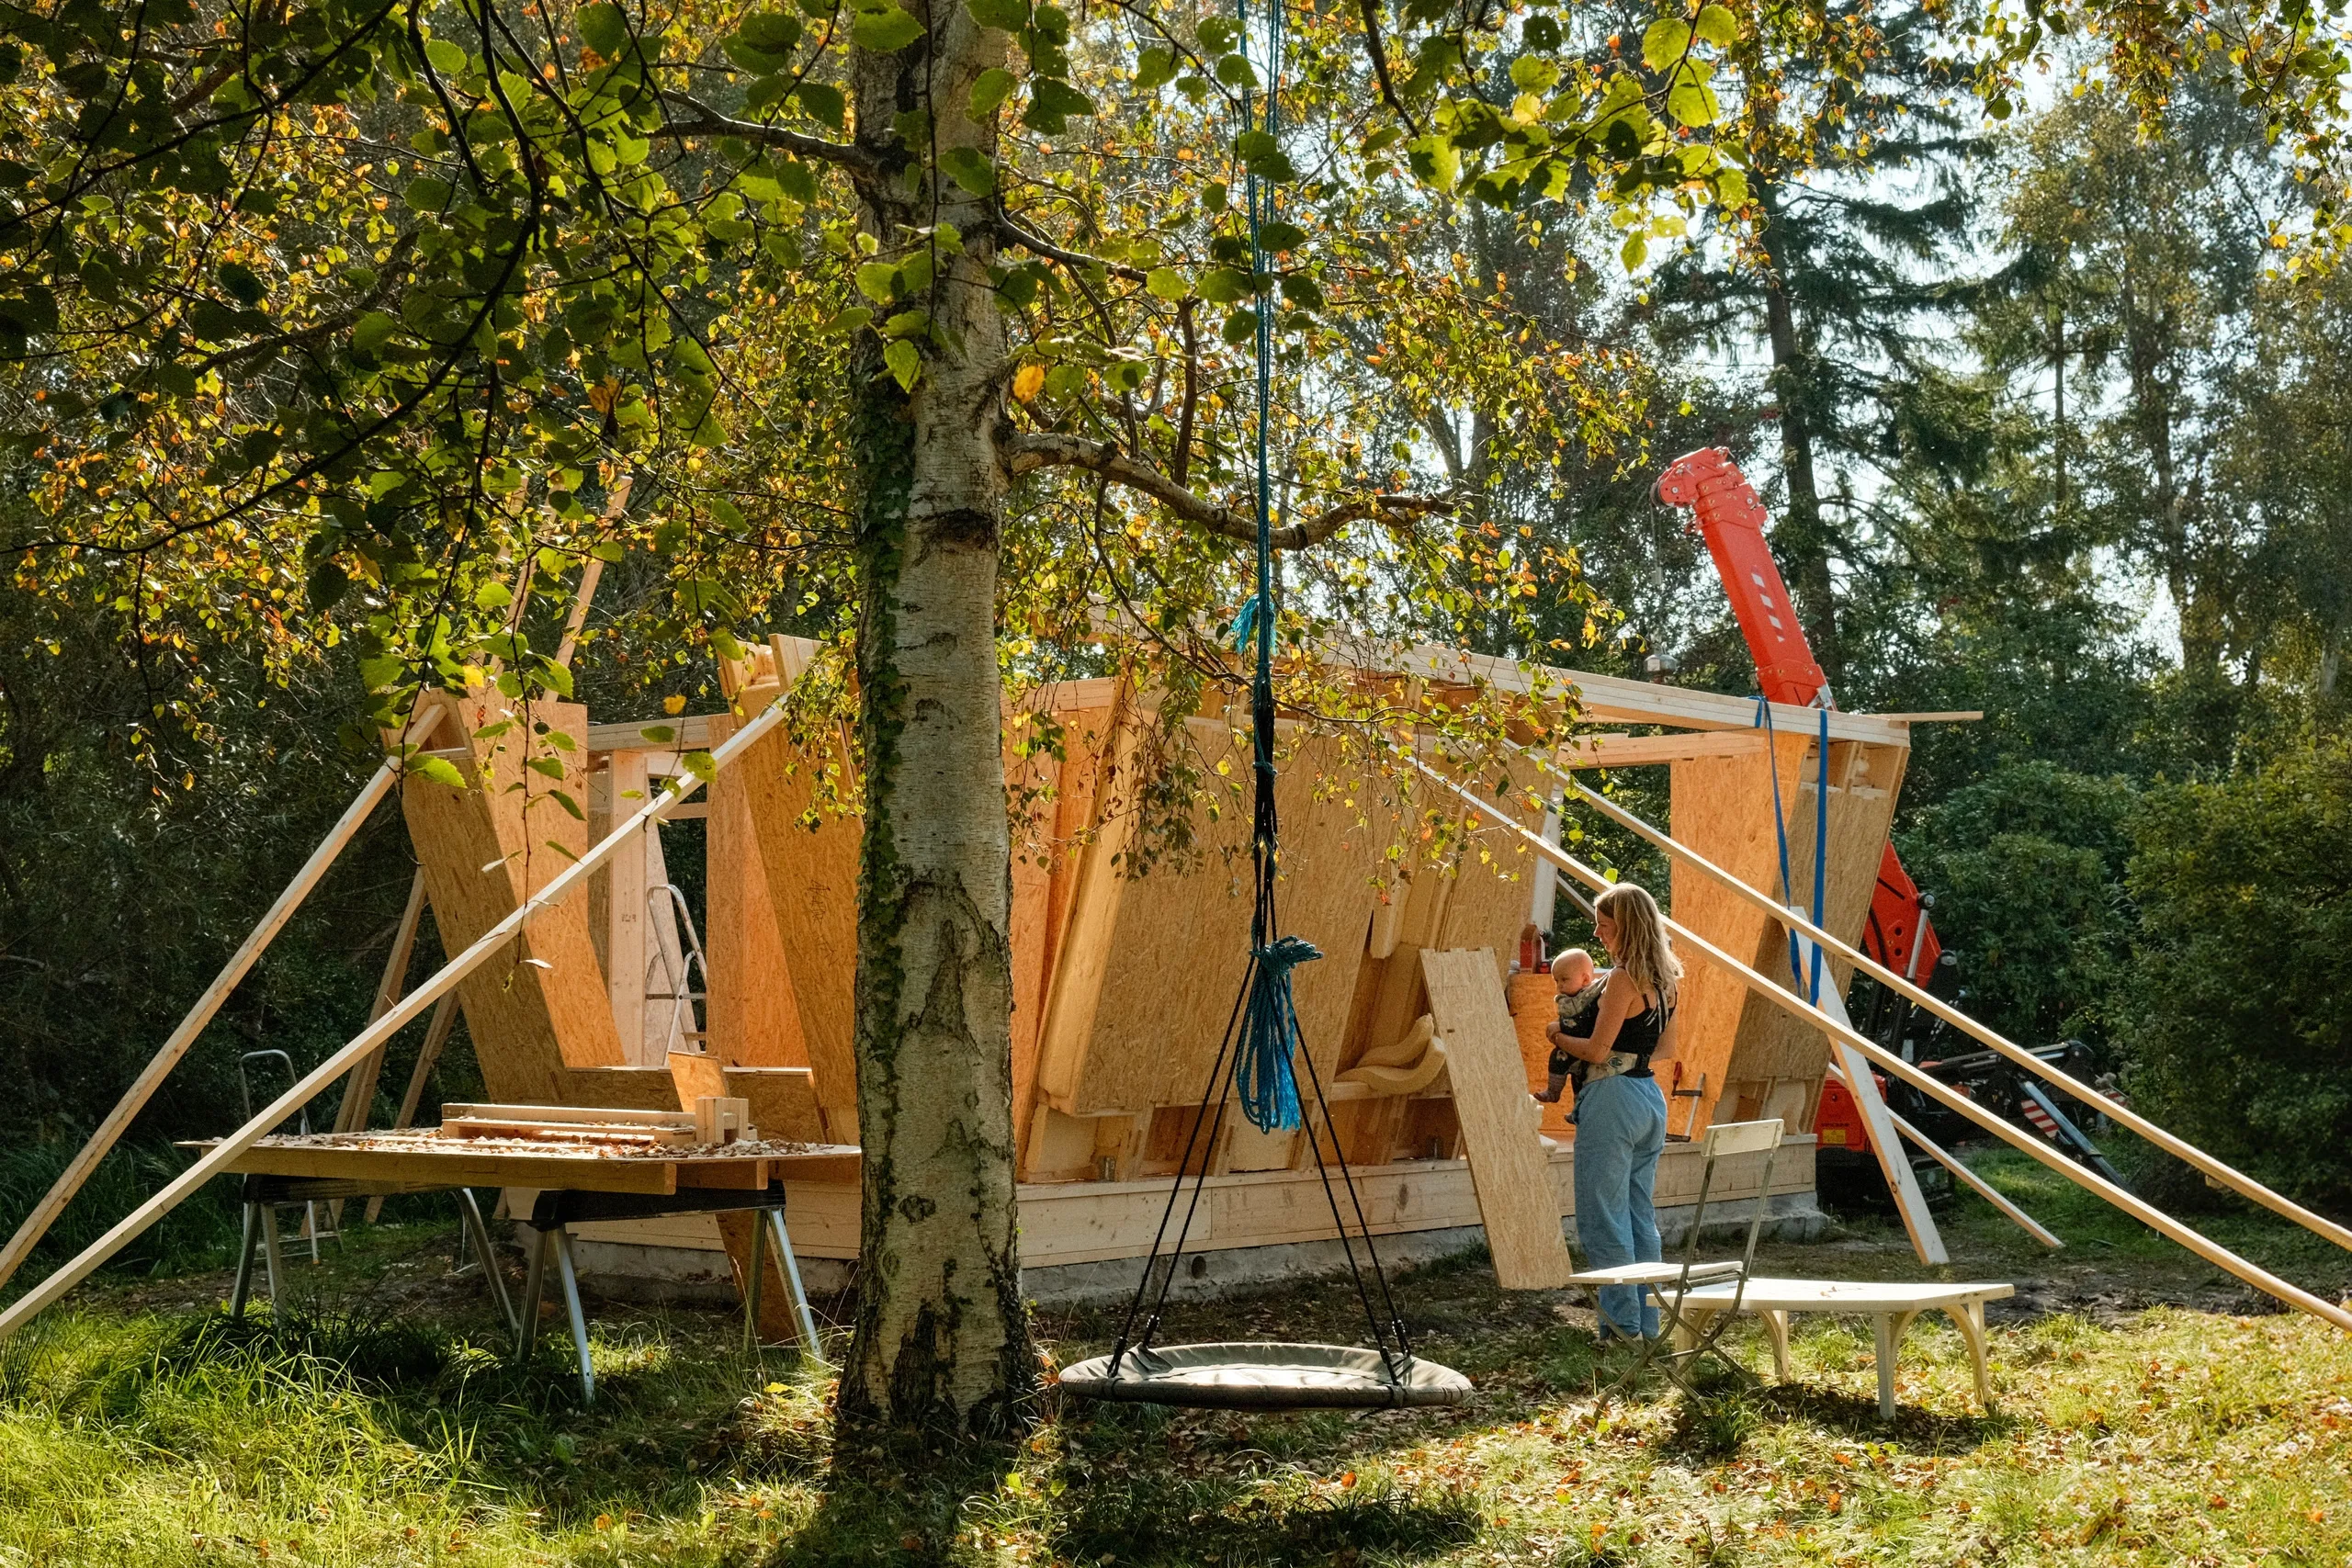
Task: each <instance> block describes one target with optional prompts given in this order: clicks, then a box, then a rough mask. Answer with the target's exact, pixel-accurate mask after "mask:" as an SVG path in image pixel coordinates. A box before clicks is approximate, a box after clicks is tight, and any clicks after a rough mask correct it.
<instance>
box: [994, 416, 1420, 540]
mask: <svg viewBox="0 0 2352 1568" xmlns="http://www.w3.org/2000/svg"><path fill="white" fill-rule="evenodd" d="M1004 452H1005V468H1007V469H1008V470H1009V471H1010V472H1011V473H1012V475H1013V476H1014V477H1015V478H1018V477H1019V476H1021V475H1023V474H1027V473H1034V472H1035V471H1036V470H1037V469H1039V468H1084V469H1086V470H1087V471H1088V472H1090V473H1095V474H1100V475H1102V476H1103V478H1104V479H1108V480H1110V481H1111V482H1112V483H1113V484H1116V485H1122V486H1125V488H1126V489H1128V490H1132V491H1137V492H1139V493H1141V494H1144V495H1148V496H1149V497H1151V498H1152V499H1153V500H1154V501H1157V502H1159V503H1160V504H1161V505H1162V506H1164V507H1166V508H1167V509H1168V510H1169V511H1170V512H1172V513H1175V514H1176V515H1177V516H1178V517H1180V518H1182V519H1183V520H1184V521H1185V522H1187V523H1191V524H1193V525H1196V526H1198V527H1202V528H1205V529H1207V530H1208V531H1209V532H1210V533H1212V534H1216V535H1217V536H1220V537H1222V538H1227V539H1232V540H1234V541H1236V542H1237V543H1239V544H1244V545H1254V544H1256V543H1257V542H1258V525H1257V522H1256V520H1255V519H1253V518H1251V517H1250V516H1248V515H1246V514H1245V513H1239V512H1236V511H1234V510H1233V509H1232V508H1231V507H1229V506H1219V505H1218V504H1217V503H1216V502H1213V501H1207V500H1204V499H1203V498H1202V497H1201V496H1199V495H1196V494H1195V493H1193V491H1191V490H1188V489H1186V488H1185V487H1184V486H1182V485H1181V484H1178V483H1177V482H1176V481H1175V480H1174V479H1170V478H1169V477H1168V476H1167V475H1166V474H1163V473H1161V472H1160V471H1159V469H1158V468H1154V467H1152V466H1151V465H1150V464H1149V463H1145V462H1141V461H1138V460H1137V459H1136V458H1134V457H1129V456H1128V455H1127V454H1126V453H1125V452H1122V451H1120V450H1119V449H1118V448H1117V447H1116V446H1112V445H1111V444H1110V443H1108V442H1104V441H1089V440H1087V439H1085V438H1084V437H1082V436H1077V435H1051V434H1035V433H1031V432H1017V433H1015V434H1012V435H1010V436H1008V437H1007V438H1006V439H1005V443H1004ZM1453 508H1454V502H1453V498H1452V497H1449V496H1424V495H1369V496H1365V497H1363V499H1361V500H1357V501H1346V502H1340V504H1339V505H1337V506H1334V507H1332V508H1330V509H1329V510H1328V511H1325V512H1320V513H1317V514H1316V515H1314V516H1313V517H1310V518H1308V519H1307V520H1306V522H1304V523H1290V524H1285V525H1283V526H1282V527H1279V528H1276V529H1275V530H1274V531H1273V545H1274V548H1276V549H1278V550H1303V549H1306V548H1307V547H1310V546H1314V545H1319V544H1321V543H1322V542H1323V541H1324V540H1326V539H1328V538H1329V537H1330V536H1332V535H1334V534H1336V533H1338V532H1339V531H1340V529H1342V528H1344V527H1346V526H1347V525H1349V524H1351V523H1360V522H1363V521H1365V520H1367V519H1368V520H1370V521H1372V522H1374V523H1379V524H1382V525H1385V526H1387V527H1392V528H1393V527H1398V526H1401V525H1404V524H1406V523H1408V522H1410V521H1411V520H1412V519H1413V518H1415V517H1424V516H1428V515H1430V513H1451V512H1452V511H1453Z"/></svg>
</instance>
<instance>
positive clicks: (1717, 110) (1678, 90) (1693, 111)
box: [1666, 71, 1723, 130]
mask: <svg viewBox="0 0 2352 1568" xmlns="http://www.w3.org/2000/svg"><path fill="white" fill-rule="evenodd" d="M1666 112H1667V113H1668V114H1670V115H1672V116H1673V117H1674V118H1676V119H1678V120H1679V121H1681V122H1682V123H1683V124H1684V125H1687V126H1690V127H1691V128H1692V129H1693V130H1696V129H1698V128H1699V127H1701V126H1707V125H1713V124H1714V123H1715V121H1716V120H1717V119H1718V118H1721V117H1722V114H1723V106H1722V105H1721V104H1720V103H1718V102H1717V101H1716V99H1715V94H1714V89H1713V88H1712V87H1709V86H1708V85H1706V84H1705V83H1703V82H1701V81H1699V80H1698V79H1696V78H1695V77H1693V76H1692V75H1691V73H1689V72H1688V71H1685V72H1681V73H1679V74H1678V79H1677V81H1676V82H1675V84H1674V85H1673V86H1672V87H1671V88H1669V89H1668V92H1667V95H1666Z"/></svg>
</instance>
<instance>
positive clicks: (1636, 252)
mask: <svg viewBox="0 0 2352 1568" xmlns="http://www.w3.org/2000/svg"><path fill="white" fill-rule="evenodd" d="M1649 254H1650V243H1649V241H1648V239H1647V238H1646V237H1645V236H1644V235H1642V234H1640V233H1638V232H1636V233H1632V234H1628V235H1626V236H1625V243H1624V245H1623V248H1622V249H1620V250H1619V251H1618V253H1617V255H1618V259H1619V260H1621V261H1623V263H1624V264H1625V270H1626V271H1627V272H1632V271H1634V269H1635V268H1636V267H1639V266H1640V265H1642V263H1644V262H1645V261H1647V260H1648V259H1649Z"/></svg>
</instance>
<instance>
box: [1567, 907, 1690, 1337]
mask: <svg viewBox="0 0 2352 1568" xmlns="http://www.w3.org/2000/svg"><path fill="white" fill-rule="evenodd" d="M1594 908H1595V911H1596V912H1595V914H1594V916H1593V930H1594V931H1595V933H1596V934H1597V935H1598V936H1599V937H1600V943H1601V945H1602V946H1603V947H1606V948H1607V949H1608V950H1609V953H1610V955H1611V957H1612V958H1614V959H1615V960H1616V967H1615V968H1613V969H1611V971H1610V972H1609V979H1608V982H1607V984H1606V985H1604V986H1603V987H1602V988H1601V992H1600V1010H1599V1012H1598V1014H1597V1015H1596V1017H1595V1019H1594V1021H1593V1026H1592V1033H1591V1034H1590V1035H1589V1036H1583V1035H1576V1034H1563V1033H1562V1032H1560V1029H1559V1026H1558V1025H1557V1024H1555V1025H1553V1026H1552V1030H1551V1036H1552V1043H1553V1044H1554V1045H1555V1046H1558V1047H1560V1048H1561V1049H1563V1050H1565V1051H1566V1052H1567V1053H1568V1054H1569V1055H1572V1056H1577V1057H1579V1058H1581V1059H1582V1060H1584V1061H1587V1062H1589V1063H1591V1064H1592V1065H1593V1066H1592V1068H1591V1071H1590V1073H1589V1076H1588V1077H1586V1079H1585V1083H1584V1087H1583V1089H1579V1090H1578V1091H1577V1102H1576V1117H1575V1120H1576V1126H1577V1136H1576V1173H1577V1239H1578V1240H1580V1241H1582V1242H1583V1243H1584V1248H1585V1251H1586V1253H1587V1254H1588V1255H1589V1257H1590V1258H1591V1259H1592V1267H1594V1268H1595V1269H1613V1268H1617V1267H1619V1266H1620V1265H1623V1264H1627V1263H1655V1262H1657V1260H1658V1258H1659V1257H1660V1252H1659V1247H1658V1237H1657V1214H1656V1213H1655V1212H1654V1211H1653V1210H1652V1208H1651V1205H1650V1189H1651V1187H1652V1185H1653V1184H1654V1183H1655V1182H1656V1180H1657V1156H1659V1155H1660V1154H1661V1153H1663V1152H1664V1151H1665V1149H1666V1096H1665V1095H1664V1094H1663V1093H1662V1092H1660V1091H1659V1089H1658V1087H1657V1076H1656V1074H1655V1073H1654V1072H1653V1071H1652V1069H1653V1067H1654V1066H1656V1064H1657V1063H1660V1062H1668V1061H1672V1060H1673V1059H1674V1053H1675V1048H1676V1046H1677V1044H1678V1043H1679V1041H1678V1040H1677V1037H1676V1031H1675V1026H1674V1002H1675V992H1676V989H1677V987H1678V986H1679V983H1680V981H1681V979H1682V964H1681V961H1680V960H1679V959H1677V958H1676V957H1675V956H1674V948H1673V946H1672V945H1671V944H1670V943H1669V942H1668V941H1667V939H1666V922H1665V920H1664V919H1663V918H1662V917H1660V915H1659V914H1658V912H1657V900H1656V899H1654V898H1652V897H1650V896H1649V894H1648V893H1646V892H1645V891H1644V890H1643V889H1641V888H1639V887H1636V886H1634V885H1633V884H1632V883H1625V882H1621V883H1619V884H1618V885H1617V886H1614V887H1611V888H1610V889H1609V890H1608V891H1607V892H1605V893H1603V894H1601V896H1600V900H1599V902H1598V903H1597V904H1596V905H1595V906H1594ZM1636 1334H1638V1335H1640V1336H1642V1337H1645V1338H1648V1337H1655V1336H1656V1335H1657V1305H1656V1304H1655V1303H1652V1302H1651V1300H1650V1297H1649V1292H1646V1291H1644V1290H1638V1289H1636V1288H1634V1286H1631V1285H1612V1286H1611V1287H1609V1288H1608V1289H1606V1290H1604V1291H1602V1292H1600V1338H1601V1342H1602V1343H1603V1344H1606V1343H1608V1342H1609V1341H1610V1340H1611V1338H1624V1339H1630V1338H1632V1337H1634V1336H1635V1335H1636Z"/></svg>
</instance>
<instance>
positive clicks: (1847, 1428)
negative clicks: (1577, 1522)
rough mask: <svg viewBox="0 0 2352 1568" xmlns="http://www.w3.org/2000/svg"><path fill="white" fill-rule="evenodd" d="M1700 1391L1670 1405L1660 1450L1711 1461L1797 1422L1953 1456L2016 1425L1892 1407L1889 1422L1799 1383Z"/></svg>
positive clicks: (1874, 1406) (1868, 1408) (1860, 1402)
mask: <svg viewBox="0 0 2352 1568" xmlns="http://www.w3.org/2000/svg"><path fill="white" fill-rule="evenodd" d="M1702 1388H1706V1385H1703V1384H1702ZM1706 1393H1707V1397H1706V1398H1704V1399H1696V1400H1694V1399H1691V1398H1689V1397H1687V1396H1686V1397H1684V1398H1682V1399H1681V1400H1679V1402H1678V1404H1677V1405H1676V1409H1675V1415H1674V1425H1673V1427H1672V1429H1671V1431H1670V1432H1669V1434H1668V1437H1667V1438H1666V1440H1665V1444H1664V1447H1665V1449H1666V1451H1668V1452H1669V1453H1675V1454H1679V1455H1680V1456H1683V1457H1685V1458H1689V1459H1692V1460H1700V1461H1708V1462H1713V1461H1721V1460H1723V1459H1725V1458H1727V1457H1729V1456H1731V1455H1734V1454H1736V1453H1738V1452H1739V1451H1740V1450H1742V1449H1744V1448H1746V1447H1747V1442H1748V1440H1749V1439H1750V1438H1753V1437H1755V1436H1756V1435H1757V1434H1758V1433H1759V1432H1761V1431H1763V1430H1764V1429H1765V1428H1767V1427H1779V1426H1788V1425H1799V1426H1804V1427H1815V1428H1817V1429H1819V1430H1822V1431H1826V1432H1834V1433H1837V1434H1838V1435H1840V1436H1842V1437H1846V1438H1853V1439H1855V1440H1856V1441H1860V1442H1869V1443H1884V1442H1894V1443H1899V1444H1901V1445H1902V1446H1903V1447H1904V1448H1905V1449H1909V1450H1915V1451H1917V1452H1922V1453H1939V1454H1956V1453H1967V1452H1970V1451H1972V1450H1974V1449H1976V1448H1977V1447H1978V1446H1980V1445H1981V1444H1984V1443H1986V1442H1989V1441H1991V1440H1993V1439H1994V1438H2001V1437H2006V1436H2007V1435H2009V1434H2010V1433H2012V1432H2014V1431H2015V1430H2016V1423H2015V1422H2014V1421H2013V1420H2011V1419H2010V1418H2008V1417H2007V1416H1939V1415H1937V1414H1936V1413H1935V1412H1933V1411H1930V1410H1921V1409H1919V1408H1918V1407H1917V1406H1916V1405H1901V1404H1898V1405H1897V1406H1895V1411H1894V1420H1893V1421H1887V1420H1883V1419H1882V1418H1881V1417H1880V1416H1879V1413H1878V1401H1876V1400H1875V1399H1863V1398H1858V1397H1856V1396H1854V1395H1852V1394H1846V1393H1837V1392H1835V1391H1833V1390H1830V1389H1825V1388H1819V1387H1815V1386H1813V1385H1811V1384H1807V1383H1780V1384H1769V1385H1765V1386H1761V1387H1756V1388H1740V1387H1737V1386H1736V1385H1732V1384H1731V1383H1730V1382H1729V1380H1725V1381H1724V1383H1722V1384H1719V1385H1716V1386H1715V1387H1713V1388H1706Z"/></svg>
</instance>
